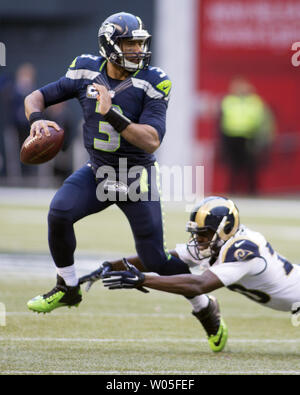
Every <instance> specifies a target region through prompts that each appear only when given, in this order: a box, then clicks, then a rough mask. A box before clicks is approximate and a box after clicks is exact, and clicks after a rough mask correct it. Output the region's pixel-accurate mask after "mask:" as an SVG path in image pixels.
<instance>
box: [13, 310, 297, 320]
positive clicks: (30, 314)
mask: <svg viewBox="0 0 300 395" xmlns="http://www.w3.org/2000/svg"><path fill="white" fill-rule="evenodd" d="M34 315H35V314H34V313H33V312H32V311H28V312H27V311H7V312H6V316H7V317H22V316H25V317H34ZM55 315H57V316H66V313H63V312H58V311H56V312H55ZM95 315H97V317H116V318H136V317H137V318H139V317H145V318H147V317H149V318H159V319H161V318H176V319H181V320H183V319H187V318H192V315H191V314H190V313H128V312H126V313H104V312H100V313H98V312H97V313H95V312H90V313H88V312H86V313H83V312H82V313H79V312H74V313H72V312H70V311H69V312H68V316H76V317H95ZM236 317H240V318H266V317H270V318H272V319H275V318H276V319H286V318H287V319H289V317H290V316H289V315H288V313H285V312H266V313H237V314H234V313H227V314H226V318H236Z"/></svg>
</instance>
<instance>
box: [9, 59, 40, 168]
mask: <svg viewBox="0 0 300 395" xmlns="http://www.w3.org/2000/svg"><path fill="white" fill-rule="evenodd" d="M35 79H36V71H35V68H34V66H33V65H32V64H31V63H23V64H21V65H20V66H19V67H18V69H17V71H16V74H15V79H14V81H13V82H12V83H10V84H9V85H8V86H7V87H6V88H5V89H4V95H5V98H4V100H5V103H4V106H5V108H6V111H7V114H6V116H7V118H6V127H5V134H6V136H4V137H5V145H6V151H7V153H6V154H7V158H8V159H7V160H10V161H11V162H12V163H14V166H15V165H16V164H18V168H17V167H16V168H14V169H13V170H12V171H9V172H8V175H9V176H32V175H35V174H36V168H35V167H33V166H26V165H23V164H21V163H20V162H19V152H20V148H21V146H22V144H23V142H24V140H25V139H26V138H27V137H28V135H29V130H30V127H29V122H28V121H27V119H26V116H25V111H24V99H25V97H26V96H27V95H28V94H29V93H30V92H32V91H33V90H35V86H36V81H35ZM19 163H20V165H19ZM7 167H8V168H10V166H9V163H7ZM20 170H21V172H20ZM20 173H21V174H20Z"/></svg>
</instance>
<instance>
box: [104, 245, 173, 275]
mask: <svg viewBox="0 0 300 395" xmlns="http://www.w3.org/2000/svg"><path fill="white" fill-rule="evenodd" d="M169 254H171V255H172V256H175V257H176V258H178V254H177V252H176V251H175V250H172V251H169ZM127 260H128V262H129V263H131V264H132V265H134V266H135V267H136V268H137V269H139V271H140V272H148V271H149V270H147V269H146V268H145V266H144V265H143V263H142V261H141V260H140V258H139V257H138V256H131V257H129V258H127ZM108 262H109V263H110V264H111V265H112V270H113V271H121V270H126V268H125V266H124V265H123V261H122V259H118V260H116V261H108Z"/></svg>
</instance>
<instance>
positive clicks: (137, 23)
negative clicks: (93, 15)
mask: <svg viewBox="0 0 300 395" xmlns="http://www.w3.org/2000/svg"><path fill="white" fill-rule="evenodd" d="M124 38H126V39H130V40H136V41H140V42H141V43H142V44H141V49H142V50H141V52H138V53H136V54H135V57H136V59H135V60H136V62H134V61H131V60H132V56H133V54H132V53H130V54H129V53H126V52H123V51H122V49H121V45H120V44H121V40H122V39H124ZM150 41H151V35H150V34H149V33H148V32H147V30H146V29H145V27H144V24H143V22H142V21H141V19H140V18H139V17H138V16H135V15H132V14H128V13H126V12H119V13H117V14H113V15H111V16H110V17H108V18H107V19H106V20H105V21H104V22H103V23H102V25H101V26H100V29H99V32H98V43H99V52H100V55H102V56H103V57H105V58H106V59H107V60H108V61H110V62H112V63H114V64H117V65H118V66H120V67H122V68H124V69H125V70H127V71H129V72H135V71H137V70H141V69H144V68H147V67H148V66H149V63H150V59H151V52H150V50H149V49H150ZM126 56H127V59H126ZM130 59H131V60H130Z"/></svg>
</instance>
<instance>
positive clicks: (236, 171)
mask: <svg viewBox="0 0 300 395" xmlns="http://www.w3.org/2000/svg"><path fill="white" fill-rule="evenodd" d="M274 126H275V124H274V119H273V115H272V113H271V111H270V109H269V108H268V106H267V105H266V104H265V103H264V101H263V99H262V98H261V97H260V96H259V95H258V94H257V93H255V89H254V87H253V86H252V85H251V84H250V83H249V82H248V81H247V80H246V79H245V78H243V77H235V78H234V79H233V80H232V81H231V82H230V87H229V93H228V94H227V95H226V96H225V97H224V98H223V100H222V101H221V111H220V118H219V130H220V134H221V143H222V156H223V159H224V160H225V162H226V163H227V165H228V168H229V171H230V181H229V188H228V189H229V193H232V194H234V193H238V192H242V189H241V188H243V189H244V190H246V193H247V194H249V195H256V194H257V192H258V186H257V176H258V172H259V170H260V168H261V166H262V164H265V163H266V161H267V160H266V159H267V155H268V150H269V148H270V145H271V142H272V140H273V133H274Z"/></svg>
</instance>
